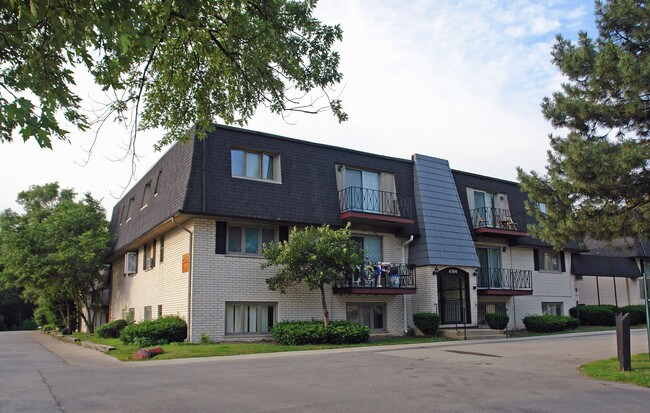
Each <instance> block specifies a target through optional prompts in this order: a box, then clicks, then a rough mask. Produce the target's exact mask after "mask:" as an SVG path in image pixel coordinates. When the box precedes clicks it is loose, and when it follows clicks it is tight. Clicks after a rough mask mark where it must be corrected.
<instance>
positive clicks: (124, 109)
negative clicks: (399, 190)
mask: <svg viewBox="0 0 650 413" xmlns="http://www.w3.org/2000/svg"><path fill="white" fill-rule="evenodd" d="M316 3H317V1H316V0H302V1H300V0H248V1H243V0H203V1H189V0H164V1H135V0H124V1H102V0H66V1H62V0H28V1H25V0H8V1H3V2H1V3H0V142H2V141H11V140H12V139H13V137H14V132H18V133H20V135H21V137H22V139H23V140H28V139H30V138H35V139H36V140H37V142H38V144H39V145H40V146H41V147H48V148H50V147H51V137H57V138H59V139H64V140H65V139H67V138H68V135H69V132H68V131H66V130H65V129H64V128H63V126H62V124H61V122H60V121H59V119H57V115H59V114H61V115H63V116H64V118H65V120H66V121H67V122H68V123H70V124H72V125H74V126H76V127H77V128H79V129H81V130H86V129H88V128H89V127H90V126H91V123H92V122H93V121H95V122H103V121H105V120H106V119H109V118H111V117H113V116H115V117H117V119H118V120H121V121H124V122H127V121H128V120H129V119H131V114H134V116H135V122H134V123H135V125H134V127H135V128H138V127H139V128H141V129H148V128H156V127H162V128H165V130H166V134H165V136H164V137H163V139H161V141H160V142H159V143H158V146H161V145H164V144H167V143H170V142H172V141H174V140H183V139H186V138H187V137H186V132H187V130H188V129H189V128H190V127H191V126H192V125H194V124H196V125H197V132H198V133H199V135H200V136H204V134H205V132H206V131H209V130H210V129H211V128H212V125H213V124H214V122H216V121H217V118H220V119H223V121H224V122H226V123H228V124H232V123H236V124H245V123H246V122H247V120H248V119H250V117H251V116H252V115H253V113H254V111H255V109H256V108H257V107H258V106H259V105H260V104H263V105H265V106H267V107H268V108H269V109H270V110H271V111H272V112H274V113H283V112H285V111H291V110H294V111H302V112H309V113H315V112H319V111H321V110H323V109H325V108H329V109H331V110H332V112H333V113H334V115H335V116H336V117H337V118H338V120H339V121H344V120H345V119H347V115H346V114H345V113H344V112H343V110H342V107H341V101H340V100H339V99H337V98H331V97H330V96H329V94H328V93H331V87H332V86H334V85H336V84H338V83H339V82H340V81H341V78H342V75H341V73H339V71H338V65H339V55H338V53H337V52H335V51H334V50H333V49H332V47H333V45H334V43H335V42H336V41H340V40H341V38H342V30H341V28H340V27H339V26H338V25H335V26H328V25H325V24H323V23H321V22H320V21H319V20H317V19H316V18H314V17H313V15H312V12H313V10H314V8H315V7H316ZM75 69H80V70H87V71H88V72H90V73H91V74H92V76H93V78H94V81H95V82H96V84H97V85H99V86H101V88H102V89H103V90H104V91H105V92H106V95H107V96H110V98H111V103H110V105H109V106H108V107H107V108H106V110H103V111H101V114H99V115H98V117H97V119H91V118H90V117H89V116H88V114H87V113H85V112H84V111H83V110H82V109H81V107H80V104H81V97H80V96H79V94H78V92H77V91H75V90H74V89H75V79H74V70H75ZM313 89H316V90H318V89H320V92H319V93H322V96H321V97H324V98H325V99H326V100H327V102H324V103H323V104H322V106H321V105H320V104H319V103H318V102H314V101H313V100H311V101H306V95H307V93H308V92H309V91H311V90H313ZM307 99H308V98H307ZM138 114H139V115H140V119H141V120H142V122H141V123H140V124H138V120H137V119H138Z"/></svg>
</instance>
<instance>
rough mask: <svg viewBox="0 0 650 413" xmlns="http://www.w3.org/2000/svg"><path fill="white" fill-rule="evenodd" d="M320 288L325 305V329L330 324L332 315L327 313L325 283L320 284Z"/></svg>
mask: <svg viewBox="0 0 650 413" xmlns="http://www.w3.org/2000/svg"><path fill="white" fill-rule="evenodd" d="M318 288H320V298H321V302H322V303H323V325H324V326H325V328H327V326H329V324H330V313H329V311H327V302H326V301H325V287H323V283H320V284H319V285H318Z"/></svg>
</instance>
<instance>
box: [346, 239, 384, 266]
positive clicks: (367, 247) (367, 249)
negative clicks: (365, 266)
mask: <svg viewBox="0 0 650 413" xmlns="http://www.w3.org/2000/svg"><path fill="white" fill-rule="evenodd" d="M351 239H352V240H353V241H356V243H357V244H359V248H361V249H362V250H363V252H364V258H365V259H366V261H370V262H381V261H382V254H381V237H380V236H377V235H355V236H352V237H351Z"/></svg>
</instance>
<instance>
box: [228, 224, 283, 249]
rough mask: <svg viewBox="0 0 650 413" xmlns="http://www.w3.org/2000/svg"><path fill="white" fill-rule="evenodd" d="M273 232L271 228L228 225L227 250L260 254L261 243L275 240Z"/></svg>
mask: <svg viewBox="0 0 650 413" xmlns="http://www.w3.org/2000/svg"><path fill="white" fill-rule="evenodd" d="M275 233H276V231H275V229H273V228H258V227H244V226H229V227H228V252H234V253H244V254H261V253H262V245H263V244H268V243H270V242H276V241H277V239H276V235H275Z"/></svg>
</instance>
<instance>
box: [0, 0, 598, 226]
mask: <svg viewBox="0 0 650 413" xmlns="http://www.w3.org/2000/svg"><path fill="white" fill-rule="evenodd" d="M593 11H594V5H593V1H586V0H581V1H561V0H548V1H543V0H538V1H529V0H514V1H507V0H503V1H499V0H493V1H490V0H474V1H469V0H468V1H463V0H448V1H446V0H420V1H415V0H383V1H380V0H321V1H320V2H319V4H318V6H317V8H316V11H315V15H316V17H318V18H319V19H320V20H321V21H323V22H324V23H326V24H340V25H341V27H342V29H343V41H342V42H339V43H337V44H336V45H335V49H336V50H337V51H339V53H340V55H341V63H340V71H341V72H342V73H343V76H344V77H343V81H342V83H341V84H340V85H339V86H337V88H336V92H335V94H340V98H341V99H342V100H343V108H344V110H345V111H346V112H347V113H348V115H349V117H350V119H349V120H348V121H347V122H344V123H342V124H339V123H338V122H337V120H336V118H335V117H334V116H333V115H332V114H331V113H327V112H325V113H320V114H318V115H307V114H296V113H293V114H290V115H289V116H288V117H284V118H283V117H281V116H279V115H275V114H271V113H269V112H268V111H267V110H266V109H265V108H260V109H259V110H258V112H257V113H256V114H255V116H254V117H253V118H252V119H251V120H250V121H249V123H248V125H247V126H246V128H247V129H252V130H257V131H262V132H267V133H272V134H277V135H281V136H287V137H291V138H296V139H302V140H307V141H312V142H318V143H324V144H329V145H335V146H341V147H346V148H351V149H356V150H361V151H364V152H371V153H376V154H381V155H388V156H393V157H398V158H404V159H410V157H411V155H412V154H414V153H421V154H425V155H429V156H435V157H438V158H443V159H447V160H448V161H449V163H450V165H451V167H452V168H454V169H458V170H463V171H468V172H473V173H477V174H481V175H488V176H493V177H497V178H502V179H508V180H516V167H518V166H520V167H522V168H523V169H524V170H527V171H530V170H536V171H539V172H544V167H545V165H546V151H547V150H548V148H549V141H548V135H549V134H550V133H561V131H554V129H553V128H552V126H551V125H550V124H549V123H548V122H547V121H546V120H544V118H543V116H542V114H541V110H540V103H541V101H542V99H543V97H545V96H551V95H552V93H553V92H555V91H558V90H559V89H560V85H561V83H562V81H563V78H562V76H561V74H560V73H559V71H558V70H557V68H556V67H555V66H553V65H552V64H551V55H550V52H551V48H552V46H553V44H554V41H555V35H556V34H558V33H561V34H562V35H563V36H564V37H566V38H569V39H575V38H576V37H577V33H578V32H579V31H587V32H588V33H589V34H590V36H592V37H593V36H595V35H596V30H595V27H594V14H593ZM77 83H78V85H79V94H80V96H82V97H83V98H84V108H86V109H88V110H90V109H97V107H98V105H97V102H101V101H102V98H103V97H102V94H101V92H100V91H98V90H97V89H96V88H94V87H93V84H92V79H90V77H89V76H85V75H82V74H80V75H79V76H78V78H77ZM161 135H162V131H160V130H154V131H146V132H141V133H140V134H139V135H138V140H137V146H136V153H137V154H138V158H137V163H136V165H135V166H136V169H135V173H134V175H133V176H134V177H135V179H136V180H137V179H138V178H140V177H142V176H143V175H144V174H145V173H146V172H147V171H148V170H149V169H150V168H151V167H152V166H153V164H154V163H155V162H156V161H157V160H158V159H159V158H160V157H161V156H162V154H163V153H164V152H165V151H166V150H168V149H169V147H166V148H163V150H162V151H161V152H155V151H154V150H153V145H154V143H155V142H157V140H158V139H159V138H160V137H161ZM94 140H95V133H94V132H92V131H87V132H79V131H73V133H72V135H71V139H70V143H66V142H60V141H59V142H55V143H54V145H53V149H52V150H48V149H40V148H39V147H38V145H37V144H36V142H35V141H34V140H30V141H27V142H24V143H23V142H22V141H21V140H20V139H17V140H15V141H14V142H12V143H4V144H0V165H2V170H3V172H2V176H1V177H0V184H1V187H2V191H0V210H4V209H6V208H12V209H19V208H18V205H17V204H16V202H15V199H16V196H17V194H18V193H19V192H20V191H23V190H26V189H28V187H29V186H30V185H40V184H44V183H47V182H54V181H57V182H59V184H60V185H61V186H62V187H67V188H74V189H75V190H76V192H77V193H79V194H82V193H85V192H90V193H91V194H92V195H93V196H94V197H95V198H97V199H101V201H102V204H103V205H104V207H105V208H106V210H107V214H108V216H109V217H110V214H111V210H112V208H113V206H114V205H115V204H116V203H117V201H118V200H119V198H120V197H121V196H122V195H123V193H124V190H125V188H126V189H128V188H129V187H130V186H132V185H133V183H134V182H135V181H134V180H133V179H131V177H132V173H131V172H132V164H131V158H130V157H126V159H123V158H124V155H125V145H126V144H127V143H128V141H129V133H128V130H126V129H125V128H124V127H122V126H120V125H118V124H115V123H111V122H108V123H107V124H105V125H104V127H103V128H102V129H101V130H100V131H99V134H98V135H97V140H96V144H95V145H94V147H93V150H92V154H91V155H90V156H89V154H88V150H89V148H91V145H92V143H93V141H94ZM120 159H121V160H120Z"/></svg>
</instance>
